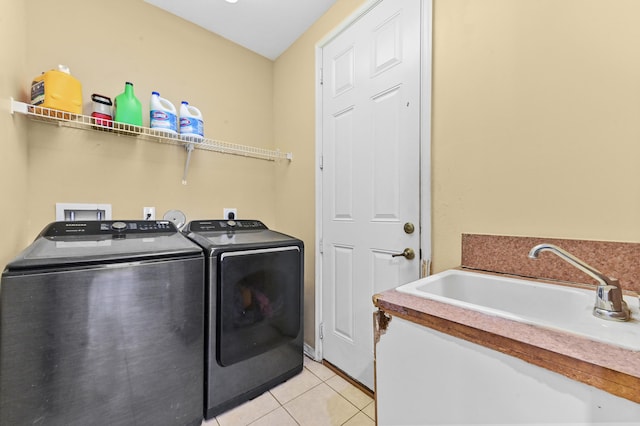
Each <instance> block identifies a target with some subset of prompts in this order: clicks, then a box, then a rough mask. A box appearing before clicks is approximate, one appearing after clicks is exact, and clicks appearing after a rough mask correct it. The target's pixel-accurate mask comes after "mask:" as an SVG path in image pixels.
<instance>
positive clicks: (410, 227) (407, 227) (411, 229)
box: [404, 222, 416, 234]
mask: <svg viewBox="0 0 640 426" xmlns="http://www.w3.org/2000/svg"><path fill="white" fill-rule="evenodd" d="M415 230H416V227H415V226H413V223H411V222H407V223H405V224H404V232H405V234H413V232H414V231H415Z"/></svg>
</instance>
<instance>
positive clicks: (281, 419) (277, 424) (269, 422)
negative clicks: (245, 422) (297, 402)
mask: <svg viewBox="0 0 640 426" xmlns="http://www.w3.org/2000/svg"><path fill="white" fill-rule="evenodd" d="M251 426H298V423H296V421H295V420H294V419H293V417H291V415H290V414H289V413H288V412H287V410H285V409H284V408H282V407H280V408H278V409H277V410H274V411H272V412H270V413H269V414H267V415H266V416H264V417H260V418H259V419H258V420H256V421H255V422H253V423H251Z"/></svg>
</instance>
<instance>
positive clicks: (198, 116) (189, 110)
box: [180, 101, 204, 142]
mask: <svg viewBox="0 0 640 426" xmlns="http://www.w3.org/2000/svg"><path fill="white" fill-rule="evenodd" d="M180 138H181V139H183V140H186V141H189V142H200V141H201V140H202V139H204V122H203V121H202V113H201V112H200V110H199V109H198V108H196V107H194V106H191V105H189V102H187V101H182V105H180Z"/></svg>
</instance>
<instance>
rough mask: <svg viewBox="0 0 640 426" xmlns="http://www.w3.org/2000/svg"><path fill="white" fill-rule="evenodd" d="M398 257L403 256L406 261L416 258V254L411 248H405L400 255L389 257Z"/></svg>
mask: <svg viewBox="0 0 640 426" xmlns="http://www.w3.org/2000/svg"><path fill="white" fill-rule="evenodd" d="M400 256H403V257H404V258H405V259H407V260H411V259H413V258H415V257H416V252H415V251H413V249H412V248H409V247H407V248H406V249H404V251H403V252H402V253H396V254H392V255H391V257H400Z"/></svg>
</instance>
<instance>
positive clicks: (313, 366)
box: [304, 357, 336, 382]
mask: <svg viewBox="0 0 640 426" xmlns="http://www.w3.org/2000/svg"><path fill="white" fill-rule="evenodd" d="M304 366H305V368H307V369H308V370H309V371H311V372H312V373H313V374H315V375H316V376H318V378H319V379H320V380H322V381H323V382H324V381H326V380H328V379H330V378H332V377H333V376H335V375H336V373H334V372H333V371H332V370H331V369H329V368H327V367H325V366H324V365H322V364H321V363H319V362H316V361H314V360H312V359H309V358H307V357H305V358H304Z"/></svg>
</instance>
